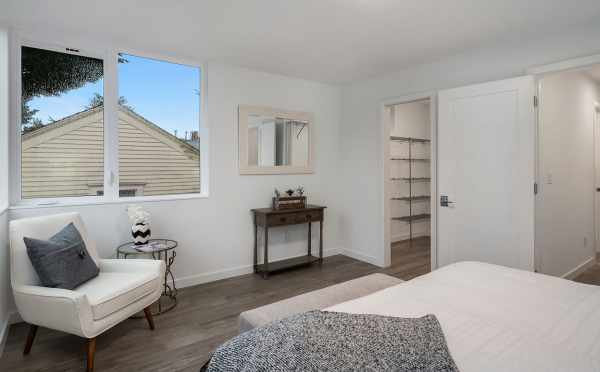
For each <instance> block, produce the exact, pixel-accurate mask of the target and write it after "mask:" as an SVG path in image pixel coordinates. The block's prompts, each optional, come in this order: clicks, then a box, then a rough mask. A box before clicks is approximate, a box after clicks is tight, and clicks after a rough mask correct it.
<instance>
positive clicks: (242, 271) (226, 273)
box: [175, 248, 341, 288]
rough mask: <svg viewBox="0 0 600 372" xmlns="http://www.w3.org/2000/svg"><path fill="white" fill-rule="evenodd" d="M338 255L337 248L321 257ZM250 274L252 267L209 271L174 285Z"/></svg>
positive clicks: (195, 283)
mask: <svg viewBox="0 0 600 372" xmlns="http://www.w3.org/2000/svg"><path fill="white" fill-rule="evenodd" d="M340 253H341V251H340V249H338V248H331V249H325V250H324V251H323V257H329V256H333V255H336V254H340ZM292 257H293V256H290V257H283V258H278V260H285V259H287V258H292ZM252 272H254V267H253V266H252V265H244V266H238V267H232V268H229V269H223V270H217V271H211V272H208V273H202V274H195V275H189V276H184V277H181V278H177V279H175V285H176V286H177V288H185V287H191V286H195V285H199V284H204V283H210V282H215V281H217V280H222V279H227V278H233V277H235V276H240V275H246V274H251V273H252Z"/></svg>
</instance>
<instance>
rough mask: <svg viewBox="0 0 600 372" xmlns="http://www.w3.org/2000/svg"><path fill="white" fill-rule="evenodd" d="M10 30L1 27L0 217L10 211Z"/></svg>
mask: <svg viewBox="0 0 600 372" xmlns="http://www.w3.org/2000/svg"><path fill="white" fill-rule="evenodd" d="M9 40H10V39H9V31H8V29H6V28H4V27H2V26H0V151H1V153H0V215H3V214H4V213H5V212H6V210H7V209H8V205H9V200H10V195H9V193H8V190H9V178H10V177H8V175H9V174H10V173H9V172H10V171H9V164H10V163H9V160H8V159H9V150H8V146H9V135H8V129H9V127H10V124H9V123H10V117H9V107H10V104H9V97H10V94H9V90H10V88H9V85H10V82H9V81H10V79H9V65H10V61H9V58H10V57H9V56H10V41H9Z"/></svg>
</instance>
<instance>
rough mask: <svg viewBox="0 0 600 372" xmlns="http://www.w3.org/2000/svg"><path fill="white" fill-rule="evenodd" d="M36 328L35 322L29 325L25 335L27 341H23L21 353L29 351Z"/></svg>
mask: <svg viewBox="0 0 600 372" xmlns="http://www.w3.org/2000/svg"><path fill="white" fill-rule="evenodd" d="M37 330H38V326H36V325H35V324H30V325H29V334H28V335H27V341H26V342H25V350H23V355H27V354H29V352H30V351H31V346H32V345H33V340H34V339H35V334H36V333H37Z"/></svg>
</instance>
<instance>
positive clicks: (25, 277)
mask: <svg viewBox="0 0 600 372" xmlns="http://www.w3.org/2000/svg"><path fill="white" fill-rule="evenodd" d="M70 222H73V224H74V225H75V227H76V228H77V230H79V232H80V234H81V236H82V238H83V241H84V242H85V245H86V248H87V250H88V252H89V254H90V256H91V257H92V258H93V259H94V261H95V262H96V264H97V265H98V267H99V268H100V274H99V275H98V276H97V277H95V278H93V279H91V280H90V281H88V282H86V283H84V284H82V285H80V286H79V287H77V288H75V289H73V290H66V289H57V288H48V287H43V286H40V280H39V278H38V276H37V274H36V272H35V270H34V268H33V266H32V265H31V261H30V260H29V256H28V255H27V249H26V247H25V243H24V241H23V238H24V237H29V238H36V239H49V238H50V237H51V236H52V235H54V234H56V233H57V232H59V231H60V230H61V229H62V228H63V227H65V226H66V225H68V224H69V223H70ZM9 230H10V253H11V255H10V256H11V266H10V271H11V285H12V290H13V294H14V297H15V302H16V305H17V309H18V311H19V314H20V315H21V317H22V318H23V320H24V321H25V322H27V323H29V324H30V330H29V336H28V337H27V342H26V344H25V350H24V354H28V353H29V351H30V350H31V345H32V343H33V340H34V338H35V334H36V331H37V328H38V326H42V327H47V328H51V329H55V330H59V331H63V332H67V333H71V334H74V335H78V336H81V337H84V338H86V339H87V340H88V345H87V353H88V354H87V369H88V371H92V370H93V369H94V353H95V350H96V336H98V335H100V334H101V333H103V332H104V331H106V330H108V329H110V328H112V327H113V326H115V325H116V324H118V323H120V322H122V321H123V320H125V319H127V318H129V317H131V316H132V315H134V314H135V313H137V312H140V311H142V310H143V311H144V313H145V315H146V319H147V320H148V324H149V326H150V329H154V321H153V319H152V313H151V312H150V309H149V306H150V305H151V304H152V303H154V302H155V301H156V300H158V298H159V297H160V295H161V293H162V280H163V279H164V272H165V264H164V262H162V261H155V260H114V259H101V258H100V257H99V256H98V253H97V251H96V246H95V244H94V242H93V241H92V240H90V238H89V236H88V234H87V231H86V229H85V226H84V225H83V221H82V220H81V217H80V216H79V214H78V213H67V214H59V215H52V216H44V217H36V218H27V219H21V220H14V221H11V222H10V227H9Z"/></svg>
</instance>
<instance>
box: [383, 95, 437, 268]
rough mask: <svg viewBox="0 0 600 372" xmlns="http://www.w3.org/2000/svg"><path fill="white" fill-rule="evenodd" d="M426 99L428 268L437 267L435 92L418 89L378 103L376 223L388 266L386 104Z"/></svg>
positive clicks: (388, 193)
mask: <svg viewBox="0 0 600 372" xmlns="http://www.w3.org/2000/svg"><path fill="white" fill-rule="evenodd" d="M424 100H429V120H430V131H431V143H430V154H431V155H430V156H431V162H430V165H431V167H430V170H429V171H430V173H431V184H430V189H431V190H430V195H431V202H430V210H431V212H430V213H431V220H430V223H431V226H430V231H431V232H430V234H431V237H430V241H431V255H430V256H431V270H432V271H433V270H435V269H436V268H437V200H438V189H437V92H422V93H414V94H408V95H404V96H400V97H396V98H389V99H386V100H384V101H382V102H381V104H380V107H379V113H380V118H379V119H380V120H379V121H380V128H381V129H380V131H381V132H380V138H381V144H382V146H381V150H380V151H381V158H380V160H381V164H382V166H381V170H380V173H379V177H381V178H380V179H383V182H382V190H381V200H380V203H381V206H382V208H381V211H382V213H381V214H380V223H379V226H381V234H382V237H383V245H382V250H383V251H382V256H383V265H384V267H389V266H390V265H391V263H392V237H391V228H390V226H391V224H390V204H389V201H390V191H391V187H390V186H391V181H390V163H389V161H388V160H389V158H390V141H389V137H390V128H389V127H388V125H387V114H386V108H387V107H388V106H392V105H398V104H404V103H411V102H415V101H424Z"/></svg>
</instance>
